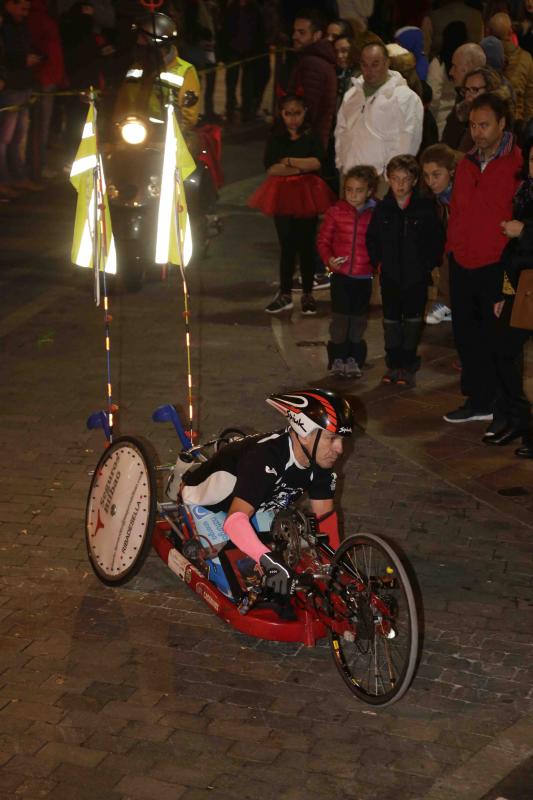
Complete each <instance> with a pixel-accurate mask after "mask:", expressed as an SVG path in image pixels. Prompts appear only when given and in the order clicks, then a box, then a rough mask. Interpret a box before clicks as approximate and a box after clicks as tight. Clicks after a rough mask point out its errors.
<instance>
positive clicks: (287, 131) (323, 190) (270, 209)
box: [248, 94, 336, 314]
mask: <svg viewBox="0 0 533 800" xmlns="http://www.w3.org/2000/svg"><path fill="white" fill-rule="evenodd" d="M306 114H307V108H306V105H305V101H304V99H303V97H301V96H300V95H298V94H286V95H283V96H282V97H281V98H280V101H279V117H278V119H277V120H276V122H275V123H274V127H273V129H272V133H271V135H270V137H269V139H268V141H267V144H266V149H265V156H264V163H265V168H266V171H267V175H268V178H267V180H266V181H265V183H263V184H262V185H261V186H260V187H259V188H258V189H257V191H256V192H254V194H253V195H252V196H251V198H250V200H249V201H248V202H249V205H250V206H252V208H257V209H259V210H260V211H262V212H263V214H268V215H269V216H273V217H274V224H275V226H276V232H277V235H278V239H279V243H280V248H281V254H280V264H279V273H280V275H279V277H280V281H279V284H280V285H279V292H278V294H277V295H276V297H275V298H274V300H273V301H272V302H271V303H269V305H268V306H267V307H266V308H265V311H266V312H267V314H279V313H280V312H281V311H288V310H290V309H291V308H292V307H293V303H292V280H293V276H294V270H295V266H296V259H297V258H299V260H300V272H301V276H302V290H303V292H302V299H301V311H302V314H316V302H315V299H314V297H313V294H312V290H313V277H314V274H315V237H316V229H317V223H318V215H319V214H322V213H323V212H324V211H325V210H326V209H327V208H329V206H330V205H332V204H333V203H334V202H335V200H336V197H335V195H334V194H333V192H332V191H331V189H330V188H329V187H328V186H327V185H326V183H325V182H324V181H323V180H322V178H320V177H319V176H318V175H317V173H318V172H319V170H320V168H321V166H322V163H323V161H324V158H325V154H324V150H323V147H322V145H321V143H320V140H319V138H318V136H316V135H315V134H314V133H313V132H312V130H311V129H310V127H309V125H308V123H307V122H306Z"/></svg>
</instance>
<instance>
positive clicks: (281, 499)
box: [181, 389, 353, 596]
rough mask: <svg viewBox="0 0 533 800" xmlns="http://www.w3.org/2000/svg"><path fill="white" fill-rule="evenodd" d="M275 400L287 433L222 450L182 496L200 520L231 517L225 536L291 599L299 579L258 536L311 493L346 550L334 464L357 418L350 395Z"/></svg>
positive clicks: (302, 394) (320, 517) (194, 473)
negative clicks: (336, 504) (282, 511)
mask: <svg viewBox="0 0 533 800" xmlns="http://www.w3.org/2000/svg"><path fill="white" fill-rule="evenodd" d="M267 403H269V404H270V405H271V406H273V407H274V408H275V409H276V410H277V411H280V412H281V413H282V414H283V415H284V416H285V417H286V419H287V422H288V426H287V428H286V429H285V430H282V431H277V432H275V433H271V434H257V435H254V436H249V437H246V438H245V439H241V440H239V441H236V442H232V443H230V444H228V445H227V446H226V447H224V448H222V449H220V450H219V451H218V452H217V453H216V454H215V455H214V456H213V457H212V458H211V459H209V461H207V462H205V463H204V464H202V465H201V466H200V467H198V468H195V469H193V470H189V471H187V472H185V473H184V474H183V476H182V481H183V483H182V486H181V496H182V499H183V501H184V502H185V504H186V505H188V506H189V507H190V508H191V507H192V509H193V516H194V517H196V518H197V519H204V520H205V517H206V516H208V515H211V519H212V520H213V521H214V520H215V519H216V517H217V516H219V512H224V514H225V518H224V522H223V530H224V533H225V534H226V535H227V537H229V539H230V540H231V541H232V542H233V544H234V545H235V546H236V547H238V548H239V549H240V550H242V552H244V553H246V555H248V556H250V557H251V558H252V559H253V560H254V561H256V562H257V563H259V564H260V566H261V567H262V568H263V569H264V571H265V573H266V579H265V585H266V586H267V587H269V588H270V589H272V590H273V591H274V592H275V593H278V594H281V595H286V596H287V595H290V594H291V592H292V590H293V585H294V578H293V575H292V573H291V571H290V570H289V568H288V567H287V566H286V565H285V564H284V562H283V560H282V559H281V558H280V557H279V556H278V555H277V554H275V553H273V552H272V551H271V550H270V549H269V548H268V547H267V546H266V545H265V544H264V543H263V542H262V541H261V539H260V538H259V536H258V535H257V531H258V530H259V531H267V530H269V529H270V523H271V522H272V519H273V516H274V513H275V511H277V510H279V509H281V508H285V507H287V506H288V505H289V504H291V503H293V502H294V501H295V500H296V499H297V498H298V497H299V496H301V495H302V494H303V493H304V492H307V493H308V496H309V499H310V502H311V509H312V511H313V513H314V514H315V515H316V517H317V522H318V526H319V529H320V532H321V533H325V534H327V535H328V537H329V543H330V546H331V547H333V548H337V547H338V546H339V543H340V542H339V532H338V520H337V513H336V511H335V509H334V504H333V497H334V494H335V485H336V474H335V472H333V466H334V464H335V462H336V461H337V460H338V458H339V457H340V456H341V455H342V451H343V440H344V438H345V437H346V436H350V435H351V433H352V427H353V414H352V410H351V408H350V406H349V404H348V402H347V401H346V400H345V399H344V398H342V397H340V396H339V395H337V394H335V393H333V392H328V391H324V390H323V389H304V390H302V391H294V392H290V393H287V394H272V395H270V396H269V397H268V398H267ZM198 508H199V509H200V512H198ZM265 517H266V519H265ZM254 526H255V527H254Z"/></svg>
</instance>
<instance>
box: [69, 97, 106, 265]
mask: <svg viewBox="0 0 533 800" xmlns="http://www.w3.org/2000/svg"><path fill="white" fill-rule="evenodd" d="M97 166H98V167H99V169H98V175H97V180H96V192H95V180H94V170H95V169H96V167H97ZM70 182H71V184H72V185H73V186H74V188H75V189H76V191H77V193H78V202H77V205H76V220H75V222H74V236H73V239H72V253H71V258H72V263H73V264H77V265H78V266H79V267H89V268H91V269H92V268H93V266H94V265H93V257H94V237H95V236H96V245H97V248H98V265H99V268H100V269H101V270H103V269H105V271H106V272H111V273H113V274H114V273H116V271H117V257H116V251H115V241H114V239H113V232H112V230H111V214H110V212H109V202H108V199H107V191H106V185H105V179H104V169H103V164H102V159H101V158H100V157H99V155H98V153H97V150H96V127H95V113H94V103H92V102H91V103H90V105H89V111H88V113H87V120H86V122H85V125H84V127H83V133H82V136H81V142H80V146H79V148H78V152H77V153H76V158H75V159H74V163H73V164H72V169H71V171H70ZM95 204H96V209H95ZM95 210H96V220H97V223H96V231H95V224H94V223H95Z"/></svg>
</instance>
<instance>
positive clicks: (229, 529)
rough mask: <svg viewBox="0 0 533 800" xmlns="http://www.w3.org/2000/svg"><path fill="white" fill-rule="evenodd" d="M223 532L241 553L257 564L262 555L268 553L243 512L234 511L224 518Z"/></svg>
mask: <svg viewBox="0 0 533 800" xmlns="http://www.w3.org/2000/svg"><path fill="white" fill-rule="evenodd" d="M224 532H225V533H227V535H228V536H229V538H230V539H231V541H232V542H233V544H234V545H235V546H236V547H238V548H239V550H242V552H243V553H246V555H247V556H250V558H253V560H254V561H257V563H259V559H260V558H261V556H262V555H264V554H265V553H269V552H270V550H269V548H268V547H265V545H264V544H263V542H261V541H260V539H259V537H258V536H257V534H256V532H255V531H254V529H253V528H252V526H251V524H250V520H249V519H248V517H247V516H246V514H245V513H244V512H243V511H236V512H235V513H234V514H230V515H229V517H226V521H225V522H224Z"/></svg>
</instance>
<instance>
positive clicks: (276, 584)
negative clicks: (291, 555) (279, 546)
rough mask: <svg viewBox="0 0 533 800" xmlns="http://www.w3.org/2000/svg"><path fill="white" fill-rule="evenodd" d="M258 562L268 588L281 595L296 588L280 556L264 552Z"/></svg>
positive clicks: (292, 591) (289, 592) (290, 592)
mask: <svg viewBox="0 0 533 800" xmlns="http://www.w3.org/2000/svg"><path fill="white" fill-rule="evenodd" d="M259 563H260V565H261V566H262V567H263V569H264V570H265V586H266V587H267V588H268V589H272V591H273V592H276V593H277V594H282V595H290V594H294V590H295V588H296V583H295V579H294V576H293V574H292V572H291V570H290V569H289V568H288V567H287V566H286V565H285V564H284V563H283V560H282V558H281V557H280V556H277V555H274V553H264V555H262V556H261V558H260V559H259Z"/></svg>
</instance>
